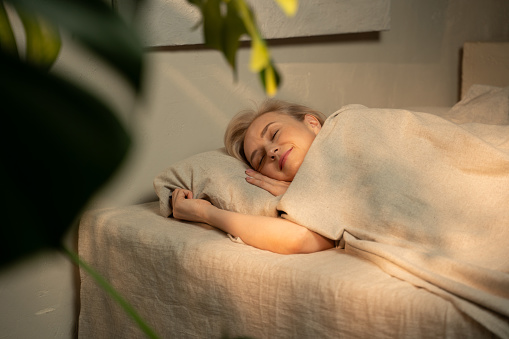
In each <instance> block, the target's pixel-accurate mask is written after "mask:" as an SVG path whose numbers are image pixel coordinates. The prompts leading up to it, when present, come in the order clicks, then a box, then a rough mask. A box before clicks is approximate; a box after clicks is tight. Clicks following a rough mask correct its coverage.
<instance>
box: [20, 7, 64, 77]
mask: <svg viewBox="0 0 509 339" xmlns="http://www.w3.org/2000/svg"><path fill="white" fill-rule="evenodd" d="M18 15H19V17H20V19H21V22H22V23H23V26H24V27H25V35H26V42H27V45H26V61H27V62H29V63H31V64H34V65H36V66H38V67H40V68H42V69H46V70H48V69H50V67H51V66H52V65H53V63H54V62H55V60H56V59H57V57H58V53H59V52H60V47H61V45H62V41H61V39H60V32H59V31H58V27H56V26H55V25H52V24H51V23H50V22H48V21H46V20H44V19H43V18H41V17H40V16H37V15H33V14H31V13H28V12H25V11H23V10H21V11H20V10H18Z"/></svg>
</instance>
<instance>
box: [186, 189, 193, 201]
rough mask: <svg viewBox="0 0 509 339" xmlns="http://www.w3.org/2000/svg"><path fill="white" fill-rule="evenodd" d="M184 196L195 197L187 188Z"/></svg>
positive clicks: (187, 197)
mask: <svg viewBox="0 0 509 339" xmlns="http://www.w3.org/2000/svg"><path fill="white" fill-rule="evenodd" d="M184 197H185V198H186V199H193V192H191V191H189V190H185V191H184Z"/></svg>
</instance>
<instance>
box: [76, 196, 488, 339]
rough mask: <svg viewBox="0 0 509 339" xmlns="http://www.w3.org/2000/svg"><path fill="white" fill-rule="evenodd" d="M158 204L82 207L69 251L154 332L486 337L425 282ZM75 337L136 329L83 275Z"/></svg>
mask: <svg viewBox="0 0 509 339" xmlns="http://www.w3.org/2000/svg"><path fill="white" fill-rule="evenodd" d="M158 211H159V204H158V202H153V203H148V204H141V205H135V206H128V207H122V208H114V209H103V210H95V211H89V212H87V213H86V214H85V215H84V216H83V218H82V220H81V223H80V231H79V232H80V233H79V253H80V255H81V256H82V257H83V258H84V259H85V260H86V261H87V262H88V263H89V264H90V265H92V266H93V267H94V268H96V269H97V270H98V271H99V272H100V273H101V274H102V275H104V276H105V277H106V278H107V279H108V280H109V281H110V282H111V283H112V284H113V286H114V287H115V288H116V289H117V290H118V291H119V292H120V293H121V294H122V295H123V296H124V297H125V298H126V299H127V300H128V301H129V302H130V303H131V304H132V305H133V306H134V308H135V309H137V310H138V312H139V313H140V315H141V316H142V317H143V318H145V319H146V320H147V322H148V323H149V325H150V326H151V327H152V328H153V329H154V330H155V331H156V332H157V333H158V334H159V335H160V336H161V337H163V338H169V337H175V338H210V337H220V336H249V337H253V338H299V337H301V338H307V337H320V338H328V337H330V338H341V337H345V338H372V337H373V336H376V337H377V338H395V337H398V338H399V337H407V338H424V337H433V338H446V337H447V338H479V337H483V338H489V337H491V334H490V333H489V332H487V331H486V330H485V329H484V328H483V327H481V326H480V325H478V324H477V323H476V321H474V320H472V319H470V318H468V317H467V316H465V315H464V314H462V313H461V312H459V311H457V310H456V309H455V307H454V306H453V305H452V304H451V303H449V302H447V301H446V300H444V299H442V298H441V297H438V296H436V295H434V294H433V293H431V292H428V291H427V290H424V289H421V288H417V287H415V286H413V285H411V284H410V283H408V282H405V281H402V280H399V279H397V278H394V277H391V276H390V275H388V274H386V273H384V272H383V271H382V270H381V269H380V268H379V267H378V266H376V265H375V264H373V263H371V262H369V261H367V260H364V259H362V258H360V257H357V256H356V255H355V254H353V253H350V252H349V251H348V248H347V249H331V250H327V251H323V252H319V253H313V254H300V255H279V254H275V253H271V252H267V251H263V250H259V249H256V248H253V247H250V246H247V245H244V244H238V243H235V242H232V241H230V240H229V238H228V237H227V235H226V234H224V233H223V232H221V231H218V230H216V229H214V228H211V227H208V226H206V225H202V224H195V223H188V222H180V221H177V220H175V219H172V218H164V217H162V216H160V215H159V212H158ZM79 336H80V337H81V338H140V337H142V334H141V332H140V330H139V329H138V328H137V325H136V324H135V323H134V322H133V321H132V320H131V319H130V318H129V317H128V316H127V315H126V314H125V313H124V312H123V310H122V309H121V308H120V307H119V306H118V305H117V304H116V303H115V301H113V300H112V299H111V298H110V297H109V296H108V295H106V294H105V292H104V291H103V290H101V288H100V287H98V286H97V285H96V283H95V282H94V281H93V280H92V278H91V277H89V276H88V275H87V274H86V273H84V272H81V311H80V316H79Z"/></svg>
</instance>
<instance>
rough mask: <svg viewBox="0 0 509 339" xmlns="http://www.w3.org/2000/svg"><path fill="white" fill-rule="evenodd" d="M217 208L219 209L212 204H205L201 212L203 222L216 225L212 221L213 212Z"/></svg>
mask: <svg viewBox="0 0 509 339" xmlns="http://www.w3.org/2000/svg"><path fill="white" fill-rule="evenodd" d="M215 210H217V207H215V206H214V205H212V204H210V205H207V206H205V208H203V209H202V210H201V213H200V218H201V219H202V222H204V223H206V224H209V225H211V226H214V225H213V221H212V220H213V218H212V214H213V213H214V211H215Z"/></svg>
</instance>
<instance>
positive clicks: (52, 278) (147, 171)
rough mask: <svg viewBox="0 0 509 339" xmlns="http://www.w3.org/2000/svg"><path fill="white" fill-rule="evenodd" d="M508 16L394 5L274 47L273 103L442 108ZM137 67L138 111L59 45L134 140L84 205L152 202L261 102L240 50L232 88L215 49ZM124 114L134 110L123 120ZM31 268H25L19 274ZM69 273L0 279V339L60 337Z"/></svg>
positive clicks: (443, 5) (460, 7)
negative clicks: (379, 17) (367, 23)
mask: <svg viewBox="0 0 509 339" xmlns="http://www.w3.org/2000/svg"><path fill="white" fill-rule="evenodd" d="M508 17H509V2H508V1H507V0H448V1H447V0H392V9H391V30H390V31H387V32H381V33H380V34H376V33H373V34H363V35H359V36H346V37H342V36H334V37H328V38H315V39H309V40H308V39H304V40H299V41H298V43H296V42H295V41H283V42H280V43H278V44H276V45H274V46H273V47H272V53H273V56H274V59H275V60H276V63H277V65H278V66H279V68H280V70H281V73H282V75H283V77H284V85H283V88H282V90H281V91H280V93H279V94H278V96H277V97H278V98H281V99H286V100H290V101H298V102H300V103H303V104H307V105H309V106H312V107H314V108H317V109H319V110H322V111H323V112H324V113H325V114H327V115H328V114H330V113H332V112H333V111H335V110H337V109H338V108H340V107H341V106H342V105H344V104H350V103H359V104H364V105H366V106H370V107H414V106H451V105H453V104H454V103H455V102H456V101H457V100H458V97H459V92H460V89H459V84H460V79H459V69H460V53H461V47H462V45H463V43H464V42H466V41H488V40H491V41H509V21H508V20H507V18H508ZM324 24H327V23H324ZM146 61H147V71H146V74H145V97H144V100H143V101H142V102H138V103H137V104H136V105H135V103H134V101H133V99H132V94H131V93H130V92H129V90H127V89H126V88H124V87H123V85H122V83H121V82H119V81H117V80H112V79H111V78H110V76H109V75H108V72H106V70H105V69H104V67H103V66H102V65H101V64H100V63H98V62H97V61H96V60H95V59H93V58H92V57H90V56H88V55H87V54H85V53H83V52H81V51H77V50H76V49H74V48H70V47H69V44H67V45H66V47H65V49H64V51H63V52H62V56H61V59H60V60H59V63H58V65H57V67H56V71H58V72H61V73H65V74H68V75H69V76H71V77H75V78H79V79H80V80H82V81H84V82H85V83H87V84H89V85H90V86H91V87H92V88H95V90H97V91H98V93H100V94H101V95H104V96H105V97H106V98H108V100H110V101H111V103H112V105H113V106H115V107H117V108H119V110H120V111H122V112H123V113H122V118H123V119H125V121H126V122H127V123H128V125H129V126H130V127H131V128H132V129H133V133H134V135H135V138H136V144H135V146H134V148H133V149H132V152H131V155H130V157H129V159H128V160H127V161H126V163H125V164H124V167H123V169H122V170H121V171H120V172H119V173H118V175H117V176H116V177H115V179H114V180H113V181H112V182H111V183H110V184H109V185H108V186H107V187H106V188H105V189H104V190H103V191H102V192H101V194H99V195H98V196H97V197H96V199H95V200H94V202H93V203H91V205H90V206H89V208H92V207H103V206H116V205H126V204H133V203H139V202H143V201H147V200H151V199H154V194H153V189H152V179H153V177H154V176H155V175H156V174H157V173H158V172H159V171H160V170H162V169H164V168H165V167H166V166H168V165H169V164H171V163H173V162H175V161H178V160H180V159H183V158H185V157H187V156H190V155H192V154H195V153H197V152H202V151H206V150H211V149H215V148H218V147H221V146H222V135H223V131H224V128H225V126H226V124H227V122H228V120H229V119H230V118H231V116H232V115H233V114H234V113H235V112H236V111H238V110H239V109H242V108H244V107H246V106H250V105H251V103H250V102H251V100H254V101H256V102H258V101H260V100H262V99H263V97H264V95H263V92H262V91H261V88H260V85H259V83H258V78H257V76H256V75H253V74H250V73H249V71H248V70H247V64H248V61H249V50H247V49H243V50H241V52H240V54H239V81H238V82H237V83H234V82H233V78H232V73H231V71H230V70H229V69H228V66H227V65H226V63H225V62H224V61H223V59H222V57H221V56H220V55H219V54H218V53H217V52H215V51H207V50H181V51H171V52H168V51H166V52H163V51H162V52H150V53H147V56H146ZM78 64H79V65H78ZM76 67H79V68H78V70H77V71H76V69H75V68H76ZM71 68H74V70H72V69H71ZM133 107H135V111H136V113H135V114H130V113H129V112H130V111H131V109H132V108H133ZM30 267H35V269H32V270H30V273H28V271H27V269H28V268H30ZM32 271H34V272H33V273H32ZM72 276H73V273H72V269H70V266H69V265H68V264H67V263H66V262H65V261H63V260H62V258H59V257H54V256H52V255H45V256H43V257H41V258H38V259H35V260H33V261H30V262H27V263H26V264H25V266H22V267H21V268H17V269H14V270H11V271H8V272H4V273H2V275H0V303H1V305H2V306H0V329H2V334H5V335H4V337H5V338H19V337H39V338H67V337H70V336H71V335H72V333H73V322H72V319H73V317H70V316H69V314H73V305H74V301H73V300H74V299H73V298H74V296H75V289H74V287H73V281H72ZM4 300H7V301H8V303H6V302H4ZM12 319H22V320H21V321H17V322H11V320H12Z"/></svg>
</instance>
